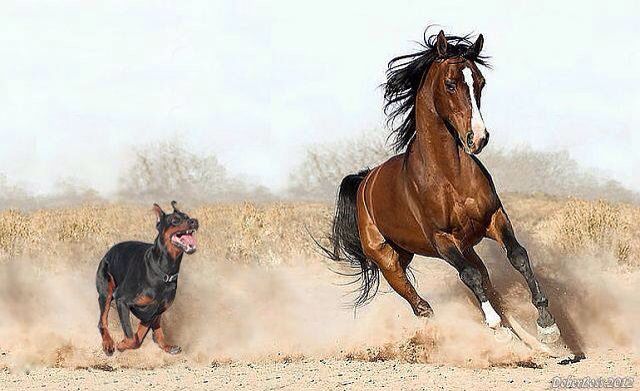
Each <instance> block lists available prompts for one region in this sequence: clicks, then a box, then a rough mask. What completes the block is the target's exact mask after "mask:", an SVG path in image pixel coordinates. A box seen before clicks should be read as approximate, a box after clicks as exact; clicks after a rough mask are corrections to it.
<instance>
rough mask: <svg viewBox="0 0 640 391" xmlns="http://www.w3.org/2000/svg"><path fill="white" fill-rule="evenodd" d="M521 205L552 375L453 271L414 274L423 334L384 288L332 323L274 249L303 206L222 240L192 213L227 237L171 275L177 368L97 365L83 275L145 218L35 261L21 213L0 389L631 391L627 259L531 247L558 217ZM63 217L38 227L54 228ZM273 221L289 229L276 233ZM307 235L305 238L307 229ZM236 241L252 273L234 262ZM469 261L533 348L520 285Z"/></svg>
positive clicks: (88, 286)
mask: <svg viewBox="0 0 640 391" xmlns="http://www.w3.org/2000/svg"><path fill="white" fill-rule="evenodd" d="M519 201H522V200H519ZM526 202H528V203H529V204H528V205H529V208H525V209H523V210H522V211H520V210H518V209H517V208H514V210H513V211H512V214H516V215H517V214H520V216H519V217H521V221H522V225H521V226H520V227H516V229H518V232H519V236H520V237H521V238H522V239H523V242H524V243H525V245H526V246H527V248H528V249H529V252H530V254H531V258H532V261H533V262H534V265H535V266H534V267H535V269H536V272H537V273H538V274H539V275H541V276H543V278H542V280H543V281H544V282H543V285H544V286H545V288H546V289H547V291H548V293H549V296H550V301H552V302H553V303H555V304H554V306H555V308H554V310H555V311H562V313H563V316H566V317H567V318H568V319H570V320H571V322H572V324H573V325H574V326H575V332H576V334H577V337H578V338H579V339H580V342H581V344H582V345H583V347H584V349H585V352H586V354H587V359H586V360H584V361H582V362H580V363H577V364H573V365H568V366H561V365H558V364H557V361H558V360H557V359H549V358H546V357H543V356H540V355H537V354H534V353H532V352H531V350H530V349H528V348H527V347H526V346H525V345H524V344H523V343H521V342H519V341H518V340H513V341H510V342H498V341H497V340H496V338H495V336H494V334H493V332H492V331H491V330H490V329H488V328H487V327H486V326H484V325H483V322H482V314H481V312H480V311H479V310H478V308H477V306H476V304H475V303H474V299H473V297H472V295H471V294H470V293H469V292H467V290H466V288H465V287H464V286H463V285H462V283H461V282H460V281H459V279H458V277H457V275H456V273H455V271H454V270H453V269H451V268H450V267H449V266H448V265H447V264H446V263H444V262H442V261H439V260H434V259H417V260H416V261H415V262H414V264H415V265H416V268H415V276H416V279H417V281H418V290H419V291H420V292H421V293H423V294H424V296H425V297H426V298H427V299H428V300H429V301H430V302H431V303H432V305H433V307H434V311H435V317H434V318H433V319H428V320H424V319H416V318H415V317H414V316H413V313H412V312H411V310H410V308H409V307H408V306H407V305H406V304H405V303H404V301H402V299H400V298H399V297H398V296H397V295H395V294H392V293H391V294H384V292H386V291H388V287H386V286H382V294H380V295H379V297H377V298H376V300H375V301H374V302H373V303H372V304H371V305H369V306H367V307H365V308H364V309H362V310H359V311H358V312H357V313H356V314H355V316H354V313H353V311H352V310H350V309H348V308H345V304H346V303H348V297H345V296H344V295H345V293H346V292H348V291H349V289H351V288H350V287H345V286H340V285H339V284H342V283H344V282H346V281H347V280H345V279H344V277H341V276H339V275H336V274H335V273H333V272H332V271H330V270H329V265H328V264H326V263H325V262H324V261H323V260H322V259H321V257H320V256H318V255H316V254H314V252H313V250H312V249H311V248H310V247H308V246H307V245H306V244H304V245H303V244H302V243H301V242H298V243H297V246H296V243H295V242H293V241H292V240H290V238H291V237H296V238H297V237H298V236H297V235H298V231H299V228H300V225H308V226H310V229H311V230H312V231H314V230H315V231H316V232H320V231H321V226H322V225H323V221H322V218H326V217H328V215H329V214H330V211H329V209H328V208H327V207H325V206H310V205H301V206H295V205H284V206H282V205H280V206H276V207H272V206H268V205H267V206H258V207H247V206H246V205H239V206H234V207H229V206H222V208H227V209H225V210H228V216H233V215H238V216H239V218H238V221H235V220H234V222H229V223H228V224H226V225H222V224H219V222H218V224H215V222H214V220H213V218H210V219H207V216H209V215H208V214H207V213H200V216H198V212H197V209H196V211H194V212H193V215H194V216H198V217H199V218H200V220H201V222H202V227H203V228H202V229H201V233H202V234H203V236H204V238H203V239H204V242H205V243H206V241H207V238H206V236H207V232H209V236H211V238H210V240H213V236H215V235H217V236H225V235H227V232H226V230H233V229H236V230H237V231H238V232H240V234H241V235H240V239H238V241H236V242H233V243H232V242H226V243H223V244H218V247H216V248H215V251H214V250H210V251H202V252H200V253H197V254H196V255H194V256H193V257H191V258H188V259H185V261H184V262H183V266H182V269H181V277H180V282H179V289H178V295H177V299H176V302H175V303H174V305H173V306H172V308H171V309H170V310H169V311H168V312H167V316H166V320H165V325H164V327H165V330H166V334H167V337H168V338H169V340H170V342H172V343H176V344H178V345H181V346H182V348H183V353H182V354H181V355H179V356H170V355H167V354H164V353H163V352H162V351H160V350H159V349H158V348H157V346H155V344H154V343H153V342H152V341H151V338H147V340H145V342H144V344H143V346H142V347H141V348H140V349H138V350H135V351H128V352H125V353H122V354H118V353H116V354H115V355H114V356H113V357H110V358H108V357H106V356H105V355H104V354H103V352H102V350H101V346H100V337H99V334H98V330H97V327H96V326H97V321H98V304H97V299H96V291H95V287H94V276H95V267H96V265H97V262H98V260H99V256H100V255H101V254H100V251H101V248H102V247H104V249H106V248H107V247H108V245H107V244H108V243H109V242H111V241H117V240H118V239H119V238H120V236H122V238H132V237H131V236H129V237H127V235H132V234H133V233H130V232H128V230H129V229H130V230H132V231H133V230H136V229H137V230H138V231H140V232H143V233H144V234H145V235H146V236H150V235H152V233H153V229H152V228H153V227H152V223H151V216H150V215H148V216H147V217H146V220H145V217H144V216H146V215H145V212H144V208H142V209H141V212H140V216H141V221H143V223H142V224H134V223H131V228H125V229H122V230H121V231H117V230H112V229H111V228H110V226H109V224H107V223H105V221H106V220H108V219H107V218H103V219H102V222H99V223H97V224H98V225H99V226H94V227H93V228H91V229H93V230H94V231H96V232H106V233H104V234H100V235H94V236H97V237H98V239H95V237H94V238H93V239H91V236H90V235H85V236H83V235H75V237H77V239H73V240H65V239H64V237H65V236H62V235H60V236H58V238H59V239H58V242H60V243H57V244H56V245H55V246H52V247H51V248H55V251H52V252H51V253H45V252H44V251H42V250H41V248H40V247H39V246H40V244H39V242H37V240H40V239H42V238H40V239H38V238H35V239H30V236H29V235H30V232H32V231H31V228H30V227H31V226H32V225H33V224H35V223H34V221H38V220H37V218H36V217H37V214H38V213H44V212H32V213H31V214H22V215H20V216H19V217H16V218H15V221H21V222H22V223H21V224H23V227H26V228H24V230H23V231H20V232H23V234H22V236H19V235H18V236H16V237H15V238H14V242H13V243H12V244H11V245H12V246H17V247H16V248H18V247H20V248H22V247H21V246H19V245H20V244H25V242H27V241H28V240H33V243H34V246H32V247H31V249H32V250H33V251H31V252H30V251H27V250H24V251H20V252H18V251H17V250H12V251H13V252H11V251H6V250H5V258H4V259H3V260H2V264H1V265H0V313H1V314H2V318H1V319H0V367H1V368H2V369H0V371H1V372H0V388H3V389H4V388H15V389H25V388H40V387H41V386H43V385H49V386H54V387H55V388H63V386H66V387H67V388H74V389H75V388H78V387H79V388H91V389H101V388H102V389H114V388H115V389H129V388H131V387H134V388H135V387H145V388H149V387H152V386H154V385H155V386H157V387H160V385H162V387H163V388H166V386H167V385H168V387H169V388H175V389H184V388H204V389H210V388H220V387H222V388H239V389H242V388H246V389H255V388H257V389H275V388H328V387H332V388H333V387H341V388H347V389H363V388H372V389H373V388H379V387H382V386H389V387H391V386H393V387H397V388H402V387H405V388H407V389H420V388H433V387H432V386H435V385H442V386H443V387H444V388H446V389H449V388H470V387H471V386H474V387H478V388H488V387H499V388H505V387H520V388H549V386H550V384H551V383H550V382H551V381H552V378H553V377H554V376H564V377H567V376H573V377H579V376H591V377H594V376H602V377H607V376H619V377H624V376H637V374H638V367H639V365H638V364H639V361H638V349H639V348H640V339H639V338H640V337H639V334H638V333H637V324H639V322H640V311H639V309H640V296H639V295H638V293H637V287H638V286H639V283H640V272H639V271H638V269H637V268H636V267H635V266H633V265H634V264H633V263H632V262H631V261H632V259H631V261H630V260H629V259H630V258H628V257H627V258H625V259H624V263H621V261H620V257H619V256H618V252H616V251H612V252H606V251H589V252H584V253H580V254H578V253H572V252H570V251H569V250H568V249H566V248H555V247H554V246H551V245H545V244H544V235H542V236H540V235H539V232H545V233H546V234H549V235H550V230H551V227H552V226H553V222H554V221H556V220H557V219H558V218H559V217H558V216H562V215H563V213H565V212H566V210H565V209H566V208H567V205H566V204H565V203H564V202H559V201H558V202H557V204H554V205H549V204H550V203H551V201H545V202H544V205H545V206H544V211H545V213H544V214H542V213H541V214H537V215H536V214H532V213H531V211H532V209H531V205H533V204H535V203H536V201H535V200H533V201H532V200H528V201H526ZM554 202H555V201H554ZM522 203H524V201H522ZM507 206H509V205H507ZM571 207H573V206H571ZM100 208H104V210H103V209H100V210H101V211H102V212H99V213H96V214H94V217H97V218H96V220H98V221H100V217H102V216H107V215H109V213H111V212H110V209H109V208H111V207H108V206H107V207H100ZM229 208H231V209H233V208H236V209H237V210H229ZM252 208H253V209H252ZM261 208H262V209H261ZM264 208H267V209H269V208H276V209H277V211H268V210H267V211H265V209H264ZM540 208H541V210H542V206H541V207H540ZM200 211H201V212H206V210H203V209H201V210H200ZM238 211H239V212H238ZM77 212H78V211H77V210H73V209H71V210H66V211H49V212H47V213H58V215H59V216H62V217H60V219H61V220H64V219H65V218H66V217H65V216H73V214H74V213H77ZM514 212H515V213H514ZM101 213H102V215H101ZM314 213H315V215H314ZM115 215H117V213H116V214H115ZM214 215H215V216H216V218H217V219H224V218H225V217H224V216H226V215H225V214H224V213H218V214H215V213H212V214H211V216H214ZM303 215H308V216H307V217H302V216H303ZM221 216H222V217H221ZM267 217H268V218H267ZM319 217H320V218H319ZM228 218H229V219H231V217H228ZM278 219H282V220H289V221H292V222H293V223H292V224H291V225H290V226H289V227H288V228H286V229H284V228H283V229H281V230H280V231H278V230H277V229H276V227H278V226H279V225H278V224H281V223H280V222H279V221H278ZM307 219H309V220H307ZM313 219H316V220H318V221H319V222H318V223H317V226H314V225H313V224H311V223H309V221H313ZM513 219H514V220H515V221H518V219H517V217H515V216H514V217H513ZM69 220H72V218H69ZM76 220H77V219H76ZM324 221H325V222H324V224H326V220H324ZM80 222H81V221H80ZM256 222H258V223H256ZM58 223H59V224H62V223H60V221H58V222H57V224H58ZM144 223H147V224H146V225H145V224H144ZM100 224H102V225H100ZM256 224H257V225H258V226H260V224H262V226H261V227H262V228H261V230H262V235H261V232H254V231H252V229H253V228H249V227H255V226H256ZM127 227H129V226H127ZM136 227H137V228H136ZM243 227H245V228H243ZM545 227H546V228H545ZM80 229H81V228H76V231H77V230H80ZM243 229H244V231H243ZM543 229H544V230H545V231H542V230H543ZM70 230H71V232H75V231H73V227H72V228H70ZM222 231H224V232H222ZM56 232H61V231H60V230H56ZM64 232H67V231H64ZM303 232H304V231H303ZM558 232H562V230H558ZM536 233H538V234H536ZM101 235H102V236H101ZM140 235H141V234H140V233H138V236H140ZM554 235H555V234H554ZM69 236H70V237H74V236H73V235H69ZM617 236H619V237H621V236H622V235H617ZM300 238H302V236H300ZM251 240H253V241H254V248H255V259H253V260H252V259H251V256H250V253H249V252H248V250H246V249H248V248H250V247H251V245H250V242H251ZM300 240H303V239H300ZM592 240H595V239H592ZM598 240H599V239H598ZM21 241H22V242H21ZM279 241H280V242H279ZM607 243H608V242H607ZM225 246H226V247H225ZM6 248H13V247H5V249H6ZM212 248H213V247H212ZM245 248H246V249H245ZM631 248H633V247H631ZM35 250H37V251H35ZM285 250H286V251H285ZM480 250H481V251H480V253H481V255H482V256H483V258H484V259H485V261H486V262H487V265H488V267H489V270H490V273H491V278H492V280H493V282H494V284H495V285H496V288H497V290H498V291H499V292H500V293H501V294H502V298H503V301H504V302H505V307H506V310H507V311H509V312H510V313H512V314H514V316H515V317H516V318H517V319H518V320H519V322H520V323H521V324H522V325H523V326H524V327H525V328H527V330H528V331H529V332H530V333H532V334H534V335H535V323H534V322H535V316H536V313H535V309H534V308H533V307H532V306H531V303H530V302H529V300H530V298H529V294H528V293H527V290H526V287H525V286H524V282H523V281H521V278H520V277H519V275H518V274H517V273H516V272H515V271H513V270H512V268H511V267H510V265H509V264H508V261H507V260H506V258H505V257H504V255H503V254H501V251H500V250H499V249H498V248H497V247H496V246H495V245H494V244H493V243H487V244H483V245H482V246H481V248H480ZM592 250H593V249H592ZM238 252H244V253H245V255H243V259H240V258H234V254H235V255H236V256H237V254H238ZM296 252H297V253H298V254H296ZM631 254H633V252H631ZM631 258H633V255H632V257H631ZM110 329H111V331H112V333H113V336H114V339H116V340H118V339H119V338H121V337H122V333H121V330H120V328H119V326H118V322H117V315H116V313H115V311H111V316H110ZM447 385H448V387H447Z"/></svg>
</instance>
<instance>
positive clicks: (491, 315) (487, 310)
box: [482, 301, 500, 329]
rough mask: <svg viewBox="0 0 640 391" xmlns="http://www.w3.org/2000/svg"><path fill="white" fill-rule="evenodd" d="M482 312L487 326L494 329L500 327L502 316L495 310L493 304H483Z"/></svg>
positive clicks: (486, 302)
mask: <svg viewBox="0 0 640 391" xmlns="http://www.w3.org/2000/svg"><path fill="white" fill-rule="evenodd" d="M482 312H484V321H485V322H486V323H487V326H489V327H491V328H492V329H493V328H496V327H498V326H499V325H500V315H498V313H497V312H496V310H494V309H493V307H492V306H491V303H489V302H488V301H485V302H483V303H482Z"/></svg>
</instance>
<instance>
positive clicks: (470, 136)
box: [467, 132, 473, 148]
mask: <svg viewBox="0 0 640 391" xmlns="http://www.w3.org/2000/svg"><path fill="white" fill-rule="evenodd" d="M467 147H469V148H471V147H473V132H469V133H467Z"/></svg>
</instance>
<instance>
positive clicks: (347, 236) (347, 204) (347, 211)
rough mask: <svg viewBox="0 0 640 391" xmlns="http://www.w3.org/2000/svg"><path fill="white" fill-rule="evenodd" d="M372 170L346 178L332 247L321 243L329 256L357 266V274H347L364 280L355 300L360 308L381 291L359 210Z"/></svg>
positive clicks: (331, 239)
mask: <svg viewBox="0 0 640 391" xmlns="http://www.w3.org/2000/svg"><path fill="white" fill-rule="evenodd" d="M369 172H370V170H369V169H366V170H362V171H360V172H358V173H357V174H351V175H347V176H346V177H345V178H344V179H342V182H341V183H340V187H339V189H338V199H337V202H336V212H335V216H334V218H333V227H332V231H331V236H330V237H329V239H330V241H331V247H332V248H330V249H327V248H324V247H322V246H321V247H322V250H324V253H325V254H326V255H327V257H328V258H330V259H332V260H334V261H337V262H345V263H348V264H349V265H350V266H351V267H352V268H353V269H355V271H354V272H353V273H347V275H349V276H354V277H357V279H356V280H355V281H354V283H358V282H359V283H360V287H359V289H358V290H357V291H359V294H358V296H357V297H356V299H355V302H354V304H355V306H356V307H360V306H363V305H365V304H367V303H369V302H370V301H371V300H372V299H373V297H374V296H375V294H376V293H377V291H378V286H379V283H380V277H379V270H378V266H377V265H376V264H375V263H374V262H372V261H371V260H369V259H367V256H366V255H365V254H364V251H363V250H362V244H361V243H360V235H359V233H358V221H357V209H356V199H357V193H358V187H359V186H360V183H361V182H362V181H363V180H364V178H365V177H366V176H367V175H368V174H369Z"/></svg>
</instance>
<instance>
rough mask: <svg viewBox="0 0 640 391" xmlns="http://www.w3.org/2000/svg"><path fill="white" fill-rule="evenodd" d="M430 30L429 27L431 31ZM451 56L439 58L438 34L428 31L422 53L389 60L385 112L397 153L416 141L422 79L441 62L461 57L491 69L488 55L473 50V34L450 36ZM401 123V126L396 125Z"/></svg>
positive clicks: (448, 50)
mask: <svg viewBox="0 0 640 391" xmlns="http://www.w3.org/2000/svg"><path fill="white" fill-rule="evenodd" d="M427 30H428V28H427ZM445 37H446V39H447V43H448V47H447V54H446V55H445V56H443V57H439V56H438V51H437V49H436V40H437V34H433V35H431V36H429V37H428V38H427V31H425V32H424V37H423V42H420V43H419V45H420V47H421V49H422V50H420V51H418V52H415V53H411V54H406V55H404V56H399V57H396V58H394V59H392V60H391V61H389V64H388V69H387V82H386V83H384V84H383V85H382V87H384V100H385V102H384V113H385V114H386V115H387V126H388V127H389V128H391V133H390V134H389V138H392V137H393V142H392V143H391V146H392V147H393V150H394V151H395V152H401V151H402V150H403V149H404V148H405V147H406V146H407V145H409V143H410V142H411V140H412V139H413V136H414V135H415V133H416V114H415V104H416V96H417V94H418V89H419V88H420V85H421V84H422V78H423V76H424V75H425V74H426V73H427V71H428V70H429V67H431V64H433V62H434V61H435V60H437V59H441V58H453V57H460V58H463V59H466V60H469V61H473V62H475V63H476V64H480V65H484V66H488V63H487V61H486V60H487V58H488V57H486V56H482V55H479V54H477V53H474V52H473V51H472V50H469V49H470V48H471V45H473V42H472V41H471V38H473V37H472V36H471V35H469V34H468V35H464V36H460V37H459V36H455V35H446V36H445ZM398 120H401V121H400V125H398V126H394V125H395V124H396V123H397V122H398Z"/></svg>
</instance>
